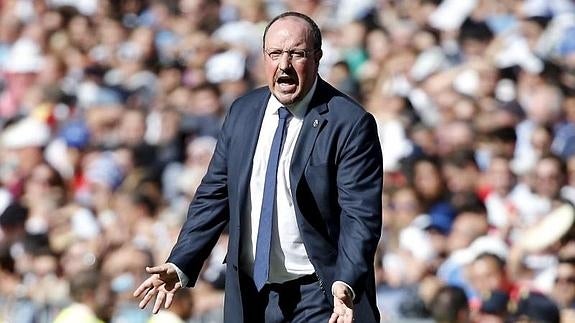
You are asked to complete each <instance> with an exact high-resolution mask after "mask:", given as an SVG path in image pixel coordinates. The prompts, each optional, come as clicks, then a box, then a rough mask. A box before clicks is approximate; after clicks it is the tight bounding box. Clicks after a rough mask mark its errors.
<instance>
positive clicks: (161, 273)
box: [134, 264, 182, 314]
mask: <svg viewBox="0 0 575 323" xmlns="http://www.w3.org/2000/svg"><path fill="white" fill-rule="evenodd" d="M146 272H147V273H148V274H151V275H152V276H150V277H149V278H148V279H146V280H144V282H143V283H142V284H141V285H140V286H138V288H137V289H136V290H135V291H134V297H140V296H142V295H143V297H142V300H141V301H140V304H139V306H140V308H144V307H146V305H148V303H149V302H150V300H151V299H152V298H154V297H156V301H155V302H154V309H153V310H152V312H153V313H154V314H157V313H158V311H159V310H160V307H161V306H162V303H164V308H168V307H170V305H172V300H173V299H174V294H175V292H176V291H177V290H178V289H180V288H182V284H181V283H180V279H179V278H178V274H177V273H176V269H175V268H174V267H173V266H172V265H170V264H163V265H160V266H156V267H146Z"/></svg>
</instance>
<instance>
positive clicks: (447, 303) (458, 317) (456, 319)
mask: <svg viewBox="0 0 575 323" xmlns="http://www.w3.org/2000/svg"><path fill="white" fill-rule="evenodd" d="M431 315H432V316H433V319H434V320H435V321H436V322H438V323H465V322H469V306H468V304H467V297H466V296H465V292H464V291H463V290H462V289H461V288H459V287H451V286H444V287H442V288H441V289H439V291H438V292H437V294H436V295H435V297H434V298H433V301H432V303H431Z"/></svg>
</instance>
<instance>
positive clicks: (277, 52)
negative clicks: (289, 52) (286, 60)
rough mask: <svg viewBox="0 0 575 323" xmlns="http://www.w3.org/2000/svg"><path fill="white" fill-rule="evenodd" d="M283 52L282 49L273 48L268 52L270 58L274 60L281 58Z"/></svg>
mask: <svg viewBox="0 0 575 323" xmlns="http://www.w3.org/2000/svg"><path fill="white" fill-rule="evenodd" d="M282 54H283V51H281V50H272V51H271V52H269V53H268V55H269V56H270V58H271V59H273V60H276V59H279V58H280V57H281V56H282Z"/></svg>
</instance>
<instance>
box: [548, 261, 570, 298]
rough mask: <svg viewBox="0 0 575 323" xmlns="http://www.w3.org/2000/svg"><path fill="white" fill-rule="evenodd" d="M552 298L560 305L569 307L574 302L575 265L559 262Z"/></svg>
mask: <svg viewBox="0 0 575 323" xmlns="http://www.w3.org/2000/svg"><path fill="white" fill-rule="evenodd" d="M552 295H553V298H554V299H555V301H556V302H557V303H558V304H559V306H560V307H569V306H571V305H572V304H573V303H574V302H575V265H574V264H570V263H560V264H559V266H557V273H556V276H555V285H554V286H553V294H552Z"/></svg>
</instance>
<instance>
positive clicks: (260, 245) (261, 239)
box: [254, 107, 290, 291]
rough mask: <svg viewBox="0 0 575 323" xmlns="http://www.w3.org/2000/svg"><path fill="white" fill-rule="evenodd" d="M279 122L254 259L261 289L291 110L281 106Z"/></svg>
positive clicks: (267, 265) (257, 280) (268, 257)
mask: <svg viewBox="0 0 575 323" xmlns="http://www.w3.org/2000/svg"><path fill="white" fill-rule="evenodd" d="M278 115H279V122H278V127H277V129H276V133H275V135H274V139H273V141H272V147H271V149H270V156H269V159H268V167H267V169H266V179H265V184H264V196H263V199H262V211H261V213H260V224H259V229H258V241H257V244H256V256H255V260H254V282H255V284H256V287H257V289H258V291H259V290H261V289H262V288H263V287H264V285H265V283H266V282H267V281H268V277H269V272H270V251H271V240H272V223H273V214H274V207H275V201H276V186H277V170H278V162H279V159H280V153H281V147H282V142H283V137H284V133H285V129H286V120H287V118H288V117H289V115H290V112H289V111H288V110H287V109H286V108H284V107H281V108H279V109H278Z"/></svg>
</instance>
